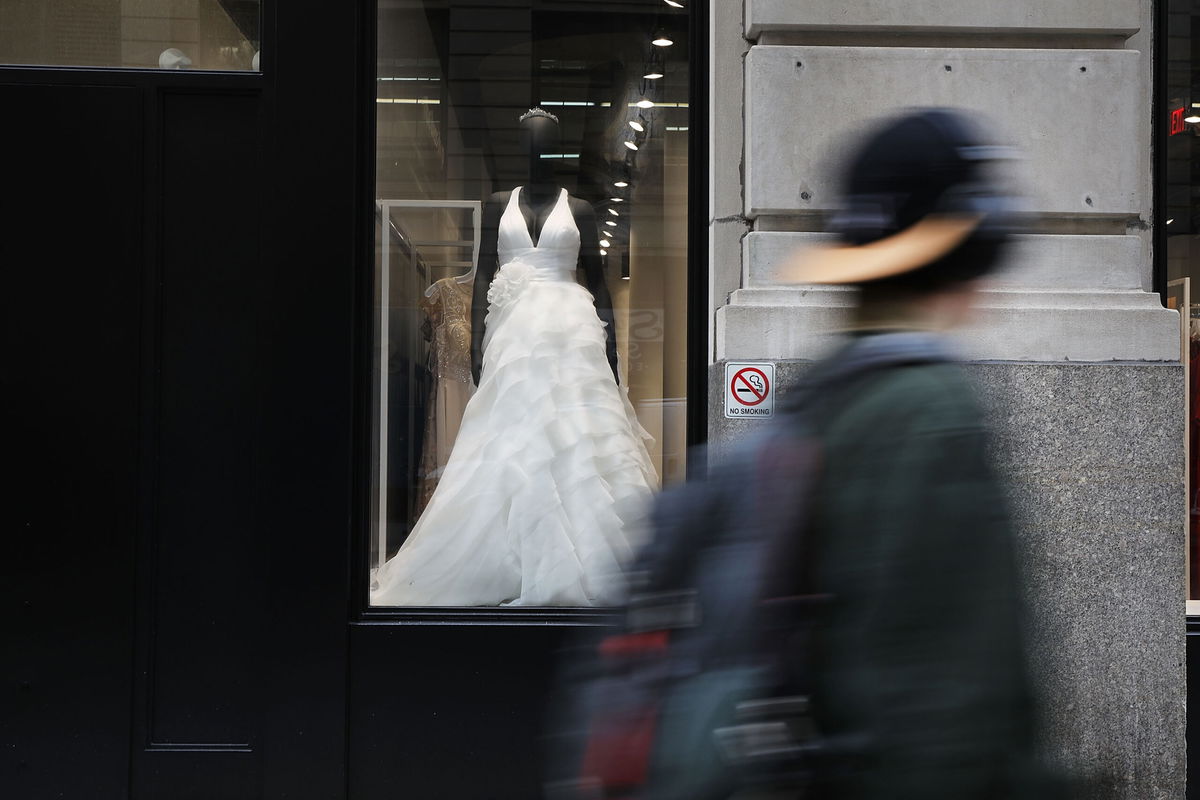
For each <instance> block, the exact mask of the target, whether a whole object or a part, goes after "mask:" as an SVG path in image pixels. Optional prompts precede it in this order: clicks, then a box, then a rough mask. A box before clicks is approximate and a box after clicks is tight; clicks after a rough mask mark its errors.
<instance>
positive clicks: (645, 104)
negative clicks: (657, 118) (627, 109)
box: [634, 100, 654, 108]
mask: <svg viewBox="0 0 1200 800" xmlns="http://www.w3.org/2000/svg"><path fill="white" fill-rule="evenodd" d="M634 105H635V106H637V107H638V108H654V103H653V101H651V100H638V101H637V102H636V103H634Z"/></svg>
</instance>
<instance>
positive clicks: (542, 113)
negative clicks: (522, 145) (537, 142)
mask: <svg viewBox="0 0 1200 800" xmlns="http://www.w3.org/2000/svg"><path fill="white" fill-rule="evenodd" d="M531 117H545V118H546V119H552V120H554V124H555V125H557V124H558V117H556V116H554V115H553V114H551V113H550V112H549V111H546V110H545V109H542V108H531V109H529V110H528V111H526V112H525V113H524V114H522V115H521V118H520V119H519V120H517V124H518V125H519V124H520V123H522V122H524V121H525V120H527V119H529V118H531Z"/></svg>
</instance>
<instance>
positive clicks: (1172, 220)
mask: <svg viewBox="0 0 1200 800" xmlns="http://www.w3.org/2000/svg"><path fill="white" fill-rule="evenodd" d="M1174 221H1175V218H1174V217H1171V218H1170V219H1169V220H1167V224H1168V225H1170V224H1171V223H1172V222H1174Z"/></svg>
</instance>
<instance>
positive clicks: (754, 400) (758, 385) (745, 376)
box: [729, 367, 771, 406]
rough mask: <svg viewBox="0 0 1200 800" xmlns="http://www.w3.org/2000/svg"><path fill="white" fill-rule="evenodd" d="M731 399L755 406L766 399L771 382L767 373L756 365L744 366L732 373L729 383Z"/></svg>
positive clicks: (744, 404)
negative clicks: (731, 379)
mask: <svg viewBox="0 0 1200 800" xmlns="http://www.w3.org/2000/svg"><path fill="white" fill-rule="evenodd" d="M729 390H730V391H731V392H733V399H734V400H737V401H738V403H739V404H741V405H743V406H756V405H758V404H759V403H761V402H762V401H763V400H766V399H767V393H768V392H769V391H771V383H770V381H768V380H767V374H766V373H765V372H763V371H762V370H761V369H758V368H757V367H745V368H743V369H739V370H738V371H737V372H735V373H733V381H732V382H730V384H729Z"/></svg>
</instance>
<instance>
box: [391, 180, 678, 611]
mask: <svg viewBox="0 0 1200 800" xmlns="http://www.w3.org/2000/svg"><path fill="white" fill-rule="evenodd" d="M520 191H521V189H520V187H518V188H516V189H514V190H513V192H512V194H511V196H510V199H509V202H508V205H507V206H506V207H505V209H504V213H503V214H502V215H501V218H500V230H499V242H498V250H499V261H500V264H501V266H500V268H499V270H498V271H497V272H496V276H495V278H494V279H493V280H492V285H491V287H490V289H489V291H488V304H489V305H488V313H487V321H486V333H485V335H484V340H483V348H484V349H483V374H482V376H481V378H480V382H479V388H478V389H477V390H476V392H475V394H474V395H473V396H472V397H471V399H470V401H469V402H468V403H467V407H466V410H465V411H464V413H463V419H462V425H461V427H460V428H459V432H458V438H457V439H456V440H455V443H454V447H453V449H452V450H451V453H450V459H449V461H448V462H447V464H446V468H445V471H444V473H443V475H442V479H441V481H440V483H439V484H438V487H437V490H436V491H435V492H434V494H433V496H432V497H431V498H430V500H429V505H428V506H427V507H426V509H425V512H424V513H423V514H422V515H421V517H420V519H419V520H418V521H417V524H416V525H415V526H414V528H413V530H412V532H411V533H410V534H409V537H408V539H407V540H406V541H405V542H404V545H403V546H402V547H401V548H400V550H399V552H397V553H396V555H395V556H394V557H392V558H391V559H390V560H389V561H388V562H387V563H386V564H384V565H383V566H382V567H380V568H379V570H378V571H377V573H376V575H375V581H374V583H373V587H374V588H373V589H372V592H371V602H372V604H373V605H387V606H396V605H399V606H413V605H420V606H480V605H489V606H490V605H524V606H595V605H609V604H612V603H614V602H617V601H618V600H619V599H620V592H621V589H622V572H623V569H624V568H625V567H626V566H627V564H628V562H629V560H630V558H631V556H632V555H633V551H634V548H635V546H636V545H638V544H640V542H635V541H631V539H633V538H635V536H636V534H635V532H634V530H633V529H634V528H635V527H636V524H635V523H636V520H637V519H638V518H639V516H640V514H641V512H642V511H643V510H644V508H645V506H646V504H647V501H648V500H649V499H650V497H651V495H652V493H653V488H654V487H655V486H656V485H657V477H656V476H655V473H654V467H653V465H652V464H651V461H650V456H649V454H648V453H647V452H646V446H645V442H644V441H643V438H644V437H645V438H648V437H647V436H646V433H645V431H644V430H643V429H642V427H641V426H640V425H639V424H638V422H637V418H636V417H635V416H634V412H633V407H632V406H631V405H630V403H629V400H628V398H627V396H626V394H625V392H624V390H623V389H621V388H618V386H617V384H616V382H615V381H614V380H613V374H612V368H611V367H610V366H609V362H608V358H607V356H606V350H605V330H604V323H602V322H601V321H600V319H599V317H597V316H596V309H595V305H594V303H593V298H592V296H591V294H590V293H589V292H588V291H587V290H586V289H584V288H583V287H582V286H580V285H579V284H578V283H576V281H575V267H576V263H577V262H578V258H579V229H578V228H577V227H576V225H575V220H574V217H573V216H572V214H571V209H570V206H569V204H568V202H567V192H566V190H565V189H564V190H562V191H561V192H560V193H559V197H558V200H557V201H556V203H555V205H554V209H553V210H552V211H551V213H550V216H549V218H548V219H547V220H546V222H545V225H544V226H543V230H542V234H541V237H540V239H539V242H538V244H537V245H536V246H535V245H534V243H533V239H532V236H531V235H530V233H529V229H528V227H527V226H526V224H525V219H524V217H523V216H522V214H521V210H520V206H519V205H518V203H519V196H520Z"/></svg>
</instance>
